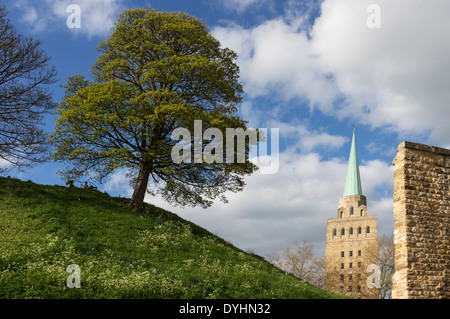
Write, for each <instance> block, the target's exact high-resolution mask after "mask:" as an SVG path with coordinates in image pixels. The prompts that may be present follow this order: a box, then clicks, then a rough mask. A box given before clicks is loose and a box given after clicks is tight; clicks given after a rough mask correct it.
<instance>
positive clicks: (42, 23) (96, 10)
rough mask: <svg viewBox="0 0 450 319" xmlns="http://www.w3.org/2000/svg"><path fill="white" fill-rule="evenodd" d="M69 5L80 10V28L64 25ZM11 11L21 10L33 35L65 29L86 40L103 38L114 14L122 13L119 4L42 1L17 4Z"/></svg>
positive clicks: (86, 0)
mask: <svg viewBox="0 0 450 319" xmlns="http://www.w3.org/2000/svg"><path fill="white" fill-rule="evenodd" d="M70 4H77V5H79V7H80V18H81V27H80V28H68V26H67V24H66V21H67V18H68V17H69V16H70V15H71V12H67V7H68V6H69V5H70ZM12 7H14V8H16V9H20V10H21V13H22V17H21V21H22V22H25V23H26V24H28V25H29V26H30V27H31V28H33V31H35V32H52V31H55V30H61V29H67V30H69V31H71V32H74V33H76V34H82V35H85V36H87V37H88V38H92V37H95V36H101V37H104V36H106V35H107V34H108V33H109V31H111V28H112V27H113V26H114V21H115V20H116V14H117V13H119V12H120V11H123V10H124V9H125V7H124V4H123V0H95V1H91V0H77V1H73V0H45V1H40V2H39V4H37V2H35V1H29V0H19V1H17V2H15V3H14V4H12Z"/></svg>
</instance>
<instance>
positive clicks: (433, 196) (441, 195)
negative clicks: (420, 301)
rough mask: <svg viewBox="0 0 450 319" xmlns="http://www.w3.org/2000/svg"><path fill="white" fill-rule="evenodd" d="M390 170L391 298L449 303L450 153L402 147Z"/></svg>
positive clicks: (408, 144)
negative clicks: (391, 180)
mask: <svg viewBox="0 0 450 319" xmlns="http://www.w3.org/2000/svg"><path fill="white" fill-rule="evenodd" d="M393 165H394V219H395V227H394V243H395V268H396V272H395V274H394V277H393V287H392V297H393V298H402V299H403V298H404V299H413V298H427V299H431V298H439V299H442V298H446V299H449V298H450V240H449V237H450V191H449V189H450V180H449V176H450V150H448V149H444V148H439V147H434V146H429V145H423V144H417V143H411V142H402V143H401V144H400V145H399V146H398V148H397V155H396V157H395V159H394V161H393Z"/></svg>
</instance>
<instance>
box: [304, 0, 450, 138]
mask: <svg viewBox="0 0 450 319" xmlns="http://www.w3.org/2000/svg"><path fill="white" fill-rule="evenodd" d="M371 3H373V1H369V0H333V1H329V0H327V1H324V2H323V5H322V15H321V17H320V18H318V19H317V20H316V23H315V25H314V28H313V32H312V38H313V41H312V53H313V54H316V55H317V56H318V57H319V60H320V62H321V63H322V64H323V66H325V67H326V69H327V70H328V71H329V72H332V74H333V75H334V78H335V81H336V84H337V86H338V87H339V89H340V90H341V91H342V92H343V93H344V94H345V95H346V97H347V103H348V104H347V105H346V106H345V107H344V108H342V109H340V110H337V116H340V117H348V116H351V115H353V116H355V115H356V116H358V117H359V118H360V119H361V120H362V121H364V122H365V123H367V124H370V125H372V126H373V127H382V126H387V127H391V128H392V129H394V130H395V131H397V132H400V133H403V134H405V135H406V134H408V135H410V136H413V137H415V136H420V134H422V135H425V136H426V135H429V140H430V141H434V142H436V141H437V142H441V143H448V136H449V135H450V126H449V125H448V119H449V118H450V108H449V106H448V101H449V100H450V91H449V90H448V87H447V86H448V83H449V82H448V74H449V73H450V63H449V60H448V56H449V54H450V21H449V20H448V17H447V16H448V14H447V13H448V12H449V10H450V2H448V1H445V0H431V1H426V2H424V1H420V0H410V1H390V0H380V1H377V2H376V3H377V4H378V5H379V7H380V9H381V15H380V18H381V20H380V21H381V28H379V29H370V28H368V27H367V23H366V22H367V18H368V17H369V15H370V14H369V13H367V11H366V10H367V7H368V5H369V4H371Z"/></svg>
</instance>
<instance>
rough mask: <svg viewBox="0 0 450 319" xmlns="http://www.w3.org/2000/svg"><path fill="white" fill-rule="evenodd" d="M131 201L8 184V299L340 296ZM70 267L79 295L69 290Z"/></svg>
mask: <svg viewBox="0 0 450 319" xmlns="http://www.w3.org/2000/svg"><path fill="white" fill-rule="evenodd" d="M127 202H128V200H127V199H123V198H113V197H110V196H109V195H107V194H104V193H101V192H99V191H95V190H86V189H80V188H76V187H71V188H69V187H62V186H46V185H39V184H35V183H33V182H30V181H28V182H24V181H20V180H18V179H12V178H0V298H335V297H336V295H333V294H331V293H329V292H326V291H323V290H321V289H318V288H316V287H313V286H311V285H309V284H307V283H305V282H303V281H301V280H299V279H297V278H295V277H293V276H291V275H288V274H286V273H284V272H282V271H281V270H279V269H277V268H276V267H274V266H273V265H271V264H270V263H268V262H266V261H264V259H263V258H262V257H260V256H257V255H254V254H249V253H245V252H243V251H241V250H240V249H238V248H236V247H234V246H233V245H231V244H230V243H228V242H226V241H224V240H223V239H221V238H219V237H217V236H215V235H213V234H211V233H210V232H208V231H207V230H205V229H203V228H201V227H199V226H197V225H195V224H193V223H190V222H188V221H186V220H183V219H182V218H180V217H178V216H177V215H175V214H172V213H170V212H168V211H165V210H163V209H160V208H158V207H155V206H152V205H148V204H146V205H145V210H144V211H143V212H141V213H135V212H132V211H130V210H128V209H127V208H126V204H127ZM230 222H232V221H230ZM72 264H76V265H78V266H79V268H80V283H81V287H80V288H72V289H71V288H68V287H67V279H68V277H69V276H72V275H73V274H71V273H68V272H67V267H68V266H69V265H72Z"/></svg>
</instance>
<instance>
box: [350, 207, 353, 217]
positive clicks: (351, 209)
mask: <svg viewBox="0 0 450 319" xmlns="http://www.w3.org/2000/svg"><path fill="white" fill-rule="evenodd" d="M350 216H353V206H352V207H350Z"/></svg>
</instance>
